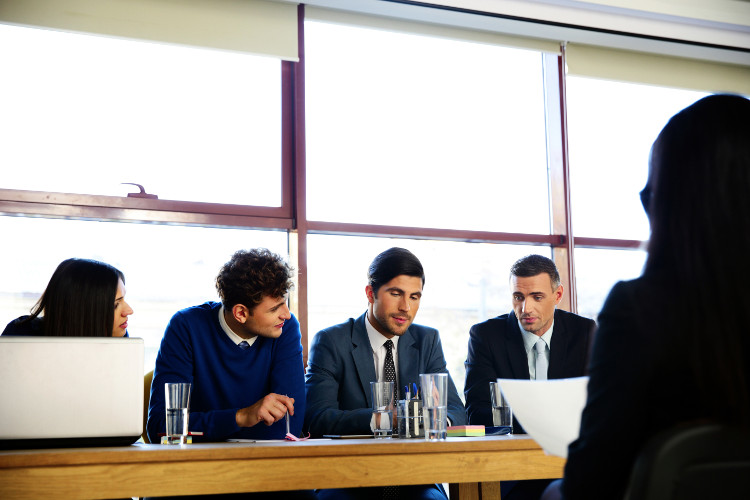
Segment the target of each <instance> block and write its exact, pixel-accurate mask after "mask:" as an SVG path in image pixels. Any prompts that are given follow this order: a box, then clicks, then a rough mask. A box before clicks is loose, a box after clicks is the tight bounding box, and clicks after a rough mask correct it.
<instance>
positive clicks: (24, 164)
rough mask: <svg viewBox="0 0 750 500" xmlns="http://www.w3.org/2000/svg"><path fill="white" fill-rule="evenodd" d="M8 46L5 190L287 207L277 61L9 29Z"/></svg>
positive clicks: (1, 94) (3, 62)
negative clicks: (142, 194) (142, 191)
mask: <svg viewBox="0 0 750 500" xmlns="http://www.w3.org/2000/svg"><path fill="white" fill-rule="evenodd" d="M0 46H2V47H13V50H3V51H0V67H2V68H3V77H2V78H1V79H0V109H2V113H0V136H2V137H3V147H2V149H0V164H2V165H3V166H4V168H3V185H2V187H3V188H10V189H29V190H37V191H55V192H67V193H83V194H103V195H113V196H125V195H126V194H127V193H128V192H137V191H134V190H135V188H134V187H133V186H122V185H120V183H121V182H136V183H139V184H143V185H144V186H145V187H146V190H147V191H148V192H149V193H154V194H157V195H158V196H159V198H160V199H166V200H189V201H205V202H213V203H232V204H241V205H263V206H280V203H281V90H280V89H281V71H280V64H281V63H280V62H279V61H278V60H275V59H272V58H264V57H258V56H251V55H246V54H238V53H230V52H223V51H218V50H208V49H196V48H188V47H181V46H174V45H164V44H158V43H147V42H136V41H128V40H120V39H115V38H107V37H102V36H90V35H77V34H71V33H62V32H57V31H50V30H44V29H36V28H22V27H17V26H9V25H4V24H0ZM30 173H33V174H34V175H30ZM219 174H221V175H219ZM228 179H241V181H228Z"/></svg>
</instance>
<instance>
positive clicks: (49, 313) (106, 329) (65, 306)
mask: <svg viewBox="0 0 750 500" xmlns="http://www.w3.org/2000/svg"><path fill="white" fill-rule="evenodd" d="M118 280H122V281H123V283H124V282H125V276H124V275H123V274H122V272H120V271H119V270H118V269H116V268H114V267H112V266H110V265H109V264H105V263H104V262H99V261H96V260H88V259H67V260H64V261H62V262H61V263H60V265H58V266H57V269H55V272H54V273H52V277H51V278H50V280H49V283H48V284H47V288H46V289H45V290H44V293H42V296H41V297H40V298H39V301H38V302H37V303H36V305H35V306H34V307H33V308H32V310H31V316H30V317H29V318H28V321H30V320H31V319H33V318H36V317H37V316H39V315H40V314H41V315H42V316H43V318H44V322H43V325H44V326H43V332H44V335H46V336H49V337H111V336H112V327H113V325H114V319H115V299H116V298H117V282H118Z"/></svg>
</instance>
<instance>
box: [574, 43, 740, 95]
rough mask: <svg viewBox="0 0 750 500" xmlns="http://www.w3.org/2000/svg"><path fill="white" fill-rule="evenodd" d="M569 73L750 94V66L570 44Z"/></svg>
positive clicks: (708, 90)
mask: <svg viewBox="0 0 750 500" xmlns="http://www.w3.org/2000/svg"><path fill="white" fill-rule="evenodd" d="M566 61H567V65H568V74H569V75H575V76H587V77H593V78H602V79H606V80H616V81H624V82H632V83H645V84H650V85H660V86H665V87H676V88H683V89H690V90H699V91H705V92H732V93H738V94H743V95H750V66H740V65H734V64H726V63H719V62H710V61H703V60H695V59H686V58H682V57H673V56H666V55H657V54H646V53H642V52H631V51H625V50H615V49H607V48H603V47H594V46H589V45H579V44H568V45H567V47H566Z"/></svg>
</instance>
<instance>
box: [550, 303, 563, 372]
mask: <svg viewBox="0 0 750 500" xmlns="http://www.w3.org/2000/svg"><path fill="white" fill-rule="evenodd" d="M560 316H562V315H561V314H557V309H555V326H554V327H553V329H552V340H551V345H550V350H549V368H548V369H547V378H563V377H564V373H565V372H564V368H565V353H566V352H568V334H567V332H566V330H565V323H564V322H563V319H562V318H561V317H560Z"/></svg>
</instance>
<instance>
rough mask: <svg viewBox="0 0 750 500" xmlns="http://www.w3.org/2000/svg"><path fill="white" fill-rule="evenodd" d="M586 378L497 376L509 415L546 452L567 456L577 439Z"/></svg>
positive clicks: (584, 401)
mask: <svg viewBox="0 0 750 500" xmlns="http://www.w3.org/2000/svg"><path fill="white" fill-rule="evenodd" d="M588 380H589V378H588V377H578V378H566V379H556V380H515V379H502V378H501V379H497V383H498V384H500V388H501V390H502V391H503V394H505V397H506V398H507V400H508V403H509V404H510V407H511V408H512V409H513V415H514V416H515V417H516V418H517V419H518V422H519V423H520V424H521V425H522V426H523V428H524V429H525V430H526V432H528V433H529V436H531V437H532V438H533V439H534V441H536V442H537V443H539V446H541V447H542V449H543V450H544V451H545V452H546V453H547V454H549V455H556V456H559V457H563V458H567V457H568V445H569V444H570V443H572V442H573V441H575V440H576V438H578V432H579V430H580V426H581V412H582V411H583V407H584V406H585V405H586V386H587V385H588Z"/></svg>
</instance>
